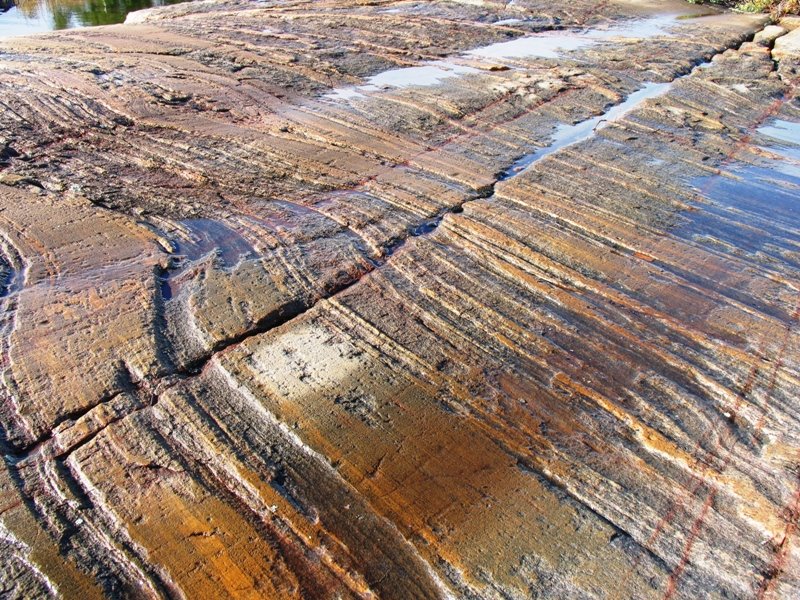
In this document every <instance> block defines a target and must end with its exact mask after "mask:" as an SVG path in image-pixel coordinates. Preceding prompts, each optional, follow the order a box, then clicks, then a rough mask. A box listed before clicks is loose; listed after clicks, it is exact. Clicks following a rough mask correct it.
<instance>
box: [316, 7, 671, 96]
mask: <svg viewBox="0 0 800 600" xmlns="http://www.w3.org/2000/svg"><path fill="white" fill-rule="evenodd" d="M677 18H678V17H677V15H672V14H670V15H659V16H657V17H651V18H648V19H637V20H633V21H629V22H627V23H624V24H622V25H617V26H615V27H608V28H597V29H591V30H588V31H582V32H575V31H546V32H542V33H537V34H535V35H530V36H525V37H521V38H517V39H514V40H511V41H508V42H499V43H496V44H490V45H488V46H483V47H481V48H475V49H474V50H470V51H468V52H466V53H464V54H463V55H462V56H461V58H464V59H475V58H491V59H495V60H500V59H519V58H558V57H559V56H561V55H563V54H564V53H565V52H571V51H575V50H579V49H581V48H584V47H587V46H591V45H594V44H598V43H600V42H602V41H604V40H610V39H617V38H622V39H625V38H628V39H630V38H635V39H639V38H650V37H655V36H658V35H669V29H670V27H672V26H673V25H675V23H676V21H677ZM521 22H523V21H522V20H521V19H506V20H503V21H497V22H496V23H494V24H495V25H512V24H514V23H521ZM455 60H458V57H455ZM478 72H479V70H478V69H475V68H473V67H469V66H466V65H461V64H458V63H456V62H448V61H435V62H431V63H428V64H425V65H421V66H416V67H404V68H399V69H391V70H389V71H384V72H383V73H379V74H377V75H374V76H372V77H370V78H369V79H367V81H366V83H364V84H362V85H358V86H349V87H343V88H337V89H335V90H333V91H332V92H330V93H328V94H326V95H325V97H326V98H330V99H333V100H349V99H351V98H359V97H363V96H364V95H365V94H366V93H368V92H376V91H379V90H381V89H384V88H404V87H410V86H421V87H424V86H431V85H436V84H438V83H441V82H442V81H443V80H445V79H448V78H452V77H456V76H459V75H467V74H471V73H478Z"/></svg>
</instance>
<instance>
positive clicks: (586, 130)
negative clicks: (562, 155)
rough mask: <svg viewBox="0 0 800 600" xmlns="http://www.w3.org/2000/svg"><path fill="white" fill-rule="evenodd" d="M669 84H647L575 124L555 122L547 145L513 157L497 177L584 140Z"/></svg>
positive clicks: (658, 93) (512, 174)
mask: <svg viewBox="0 0 800 600" xmlns="http://www.w3.org/2000/svg"><path fill="white" fill-rule="evenodd" d="M671 85H672V83H647V84H645V86H644V87H643V88H642V89H640V90H637V91H636V92H633V93H632V94H631V95H629V96H628V97H627V98H626V99H625V101H624V102H622V103H620V104H617V105H616V106H613V107H612V108H610V109H609V110H608V111H606V112H604V113H603V114H602V115H598V116H596V117H594V118H592V119H587V120H586V121H581V122H580V123H577V124H575V125H563V124H562V125H559V126H558V127H557V128H556V132H555V134H553V141H552V143H551V144H550V145H549V146H545V147H544V148H539V149H538V150H536V151H534V152H531V153H530V154H526V155H525V156H523V157H522V158H520V159H519V160H517V161H516V162H515V163H514V164H513V165H512V167H511V168H510V169H508V170H507V171H505V172H504V173H503V175H502V176H501V177H500V179H501V180H504V179H509V178H510V177H513V176H515V175H518V174H519V173H521V172H522V171H524V170H525V169H527V168H528V167H530V166H531V165H532V164H534V163H536V162H538V161H540V160H541V159H543V158H544V157H545V156H548V155H550V154H553V153H554V152H558V151H559V150H563V149H564V148H566V147H567V146H572V145H573V144H577V143H579V142H582V141H584V140H586V139H588V138H589V137H591V136H592V135H594V134H595V133H596V132H597V131H598V130H600V129H603V128H604V127H606V126H608V125H609V124H610V123H612V122H614V121H616V120H617V119H620V118H621V117H623V116H625V115H626V114H628V113H629V112H631V111H632V110H634V109H635V108H637V107H638V106H639V105H640V104H641V103H642V102H644V101H645V100H649V99H650V98H655V97H657V96H660V95H661V94H664V93H665V92H666V91H667V90H668V89H669V88H670V86H671Z"/></svg>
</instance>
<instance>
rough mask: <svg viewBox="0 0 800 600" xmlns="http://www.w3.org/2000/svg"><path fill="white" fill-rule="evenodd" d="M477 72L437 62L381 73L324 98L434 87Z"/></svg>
mask: <svg viewBox="0 0 800 600" xmlns="http://www.w3.org/2000/svg"><path fill="white" fill-rule="evenodd" d="M478 72H480V71H479V70H478V69H474V68H472V67H467V66H464V65H458V64H455V63H449V62H444V61H438V62H434V63H431V64H428V65H423V66H420V67H407V68H402V69H392V70H390V71H384V72H383V73H379V74H378V75H375V76H373V77H370V78H369V79H367V82H366V83H365V84H363V85H359V86H354V87H347V88H339V89H336V90H334V91H332V92H330V93H329V94H326V97H327V98H333V99H340V100H346V99H349V98H358V97H363V96H364V93H365V92H377V91H379V90H381V89H384V88H387V87H390V88H392V87H393V88H404V87H410V86H418V87H426V86H431V85H436V84H438V83H440V82H441V81H443V80H444V79H448V78H450V77H457V76H459V75H467V74H470V73H478Z"/></svg>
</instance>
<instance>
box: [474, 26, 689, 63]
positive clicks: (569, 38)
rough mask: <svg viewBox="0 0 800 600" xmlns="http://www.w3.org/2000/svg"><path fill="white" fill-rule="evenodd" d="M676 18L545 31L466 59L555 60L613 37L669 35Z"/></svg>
mask: <svg viewBox="0 0 800 600" xmlns="http://www.w3.org/2000/svg"><path fill="white" fill-rule="evenodd" d="M676 19H677V16H676V15H659V16H658V17H653V18H650V19H642V20H637V21H631V22H629V23H625V24H623V25H618V26H616V27H610V28H607V29H601V28H598V29H591V30H588V31H584V32H580V33H575V32H569V31H547V32H543V33H540V34H537V35H533V36H526V37H522V38H517V39H515V40H511V41H508V42H498V43H497V44H491V45H489V46H484V47H482V48H476V49H475V50H470V51H469V52H467V55H469V56H480V57H484V58H495V59H500V58H558V57H559V56H561V55H562V54H563V53H564V52H571V51H575V50H579V49H581V48H585V47H587V46H592V45H594V44H597V43H599V42H601V41H603V40H608V39H614V38H637V39H638V38H651V37H655V36H658V35H668V34H669V28H670V27H671V26H673V25H674V24H675V22H676Z"/></svg>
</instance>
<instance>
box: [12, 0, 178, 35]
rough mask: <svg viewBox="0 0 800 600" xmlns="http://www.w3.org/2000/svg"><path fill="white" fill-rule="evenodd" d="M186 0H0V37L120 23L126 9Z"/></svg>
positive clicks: (128, 11) (128, 10) (132, 9)
mask: <svg viewBox="0 0 800 600" xmlns="http://www.w3.org/2000/svg"><path fill="white" fill-rule="evenodd" d="M186 1H187V0H0V38H9V37H16V36H20V35H30V34H33V33H41V32H44V31H52V30H56V29H72V28H75V27H90V26H94V25H112V24H114V23H122V22H123V21H124V20H125V17H126V16H127V15H128V13H130V12H133V11H136V10H142V9H144V8H153V7H156V6H166V5H168V4H178V3H180V2H186Z"/></svg>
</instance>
